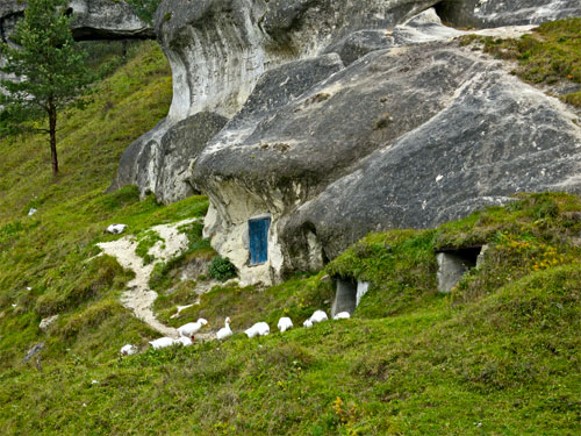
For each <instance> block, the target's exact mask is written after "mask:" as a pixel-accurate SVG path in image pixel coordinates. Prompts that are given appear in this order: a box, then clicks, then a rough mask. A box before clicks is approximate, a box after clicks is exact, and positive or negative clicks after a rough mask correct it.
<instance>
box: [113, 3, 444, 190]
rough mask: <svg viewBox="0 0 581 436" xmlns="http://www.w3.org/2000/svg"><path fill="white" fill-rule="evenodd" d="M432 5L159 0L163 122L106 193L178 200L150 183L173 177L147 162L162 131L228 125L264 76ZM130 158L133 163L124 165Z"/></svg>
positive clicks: (139, 144)
mask: <svg viewBox="0 0 581 436" xmlns="http://www.w3.org/2000/svg"><path fill="white" fill-rule="evenodd" d="M434 3H437V1H436V0H420V1H418V0H391V1H388V2H386V1H384V0H364V1H363V0H362V1H360V2H357V4H355V3H354V2H352V1H350V0H309V1H305V0H292V1H289V0H284V1H270V2H269V1H265V0H204V1H198V2H197V3H196V7H195V8H193V7H191V5H190V4H189V3H187V2H183V1H179V0H165V1H164V2H162V4H161V5H160V7H159V8H158V10H157V13H156V32H157V34H158V35H159V40H160V42H161V44H162V46H163V49H164V51H165V53H166V55H167V57H168V60H169V62H170V64H171V68H172V75H173V100H172V105H171V108H170V111H169V114H168V116H167V119H166V121H165V122H164V123H160V124H159V125H158V126H157V127H156V129H155V131H153V132H149V133H148V134H146V135H144V136H143V137H142V138H140V139H139V140H138V141H136V142H135V143H133V144H132V145H131V146H130V148H129V150H128V151H127V152H126V153H125V155H124V156H123V158H122V161H121V165H120V170H119V172H118V176H117V179H116V180H115V182H114V184H113V187H119V186H123V185H124V184H131V183H133V184H137V185H138V186H139V188H140V190H141V192H142V193H145V192H147V191H152V192H155V193H156V195H157V196H158V198H160V199H162V200H164V201H166V200H167V199H170V198H171V199H172V200H176V199H179V198H180V197H179V195H181V194H183V193H185V192H186V191H181V192H180V194H177V193H172V192H166V191H165V189H166V187H171V186H174V185H175V184H174V183H173V182H171V183H167V182H162V183H158V182H157V179H158V178H159V177H160V176H161V171H162V170H163V171H164V172H165V174H166V177H169V178H171V174H172V173H173V172H174V170H173V169H172V168H171V167H168V168H165V169H164V168H163V167H160V166H159V165H157V164H155V165H154V164H151V163H150V161H148V159H149V158H151V159H157V158H156V156H159V155H161V154H163V153H164V152H163V151H162V150H161V147H162V146H161V144H160V143H159V140H160V139H161V138H162V137H163V136H164V135H165V132H166V131H167V129H168V128H170V127H171V126H173V125H174V124H175V123H176V122H178V121H181V120H183V119H185V118H188V117H189V116H192V115H194V114H197V113H199V112H212V113H216V114H219V115H221V116H224V117H226V118H228V119H231V118H233V117H234V116H235V115H236V114H237V113H238V112H239V111H240V109H241V108H242V106H243V105H244V103H245V102H246V100H247V99H248V97H249V95H250V93H251V92H252V90H253V89H254V87H255V86H256V84H257V82H258V80H259V78H260V77H261V76H262V74H263V73H265V72H266V71H269V70H271V69H274V68H276V67H277V66H279V65H283V64H286V63H289V62H293V61H295V60H297V59H305V58H310V57H313V56H314V55H315V54H316V53H317V52H319V51H322V50H323V49H324V47H326V46H327V45H328V44H329V43H331V42H333V41H335V40H337V41H338V40H340V39H341V38H343V37H344V36H345V35H348V34H349V33H350V32H352V31H357V30H359V29H385V28H388V27H393V26H394V25H395V24H396V23H397V22H399V21H401V20H403V19H405V18H407V17H411V16H412V15H414V14H415V13H416V12H417V11H420V10H422V9H425V8H426V7H428V6H430V5H432V4H434ZM381 32H385V31H384V30H382V31H381ZM281 83H282V82H281ZM281 86H287V85H285V84H282V85H281ZM132 158H133V159H137V158H139V161H137V160H134V161H133V162H130V160H131V159H132ZM178 184H179V185H181V182H180V183H178Z"/></svg>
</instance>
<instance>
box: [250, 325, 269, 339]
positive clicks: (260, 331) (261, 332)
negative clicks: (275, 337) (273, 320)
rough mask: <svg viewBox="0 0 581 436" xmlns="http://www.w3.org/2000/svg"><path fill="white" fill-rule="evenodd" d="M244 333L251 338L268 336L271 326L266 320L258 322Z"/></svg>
mask: <svg viewBox="0 0 581 436" xmlns="http://www.w3.org/2000/svg"><path fill="white" fill-rule="evenodd" d="M244 333H245V334H246V336H248V337H249V338H253V337H255V336H266V335H267V334H269V333H270V327H269V326H268V324H267V323H265V322H257V323H256V324H254V325H253V326H252V327H250V328H249V329H246V330H244Z"/></svg>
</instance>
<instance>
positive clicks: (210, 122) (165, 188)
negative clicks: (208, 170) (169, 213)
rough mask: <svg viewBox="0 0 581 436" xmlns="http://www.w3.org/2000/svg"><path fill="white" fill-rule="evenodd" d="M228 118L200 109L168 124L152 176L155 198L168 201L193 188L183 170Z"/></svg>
mask: <svg viewBox="0 0 581 436" xmlns="http://www.w3.org/2000/svg"><path fill="white" fill-rule="evenodd" d="M227 121H228V120H227V119H226V118H224V117H222V116H220V115H217V114H213V113H211V112H200V113H197V114H195V115H192V116H191V117H188V118H186V119H185V120H182V121H180V122H179V123H177V124H176V125H175V126H173V127H171V128H170V129H169V130H168V131H167V133H166V134H165V135H164V136H163V138H162V139H161V143H160V148H161V153H160V155H161V159H160V162H159V174H158V175H157V176H155V175H152V179H155V181H156V185H155V193H156V195H157V199H158V200H159V201H161V202H163V203H170V202H173V201H178V200H181V199H183V198H186V197H188V196H190V195H192V194H194V193H195V192H196V191H195V190H194V189H193V187H192V185H191V184H190V183H189V181H188V180H187V175H188V174H187V173H186V170H187V169H188V168H189V165H190V162H192V161H193V160H195V159H196V158H197V156H198V155H199V154H200V152H201V151H202V150H203V149H204V147H205V146H206V143H207V142H208V141H209V140H210V139H211V138H212V137H213V136H214V135H215V134H216V133H217V132H219V131H220V129H222V127H224V125H225V124H226V122H227Z"/></svg>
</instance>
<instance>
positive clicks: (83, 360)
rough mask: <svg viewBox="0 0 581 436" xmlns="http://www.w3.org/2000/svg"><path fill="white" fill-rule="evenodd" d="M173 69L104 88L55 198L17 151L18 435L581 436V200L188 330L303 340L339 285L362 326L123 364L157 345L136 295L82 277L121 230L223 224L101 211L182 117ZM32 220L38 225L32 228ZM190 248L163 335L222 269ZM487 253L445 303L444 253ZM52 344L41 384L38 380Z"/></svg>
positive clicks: (10, 328)
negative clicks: (194, 289) (192, 274)
mask: <svg viewBox="0 0 581 436" xmlns="http://www.w3.org/2000/svg"><path fill="white" fill-rule="evenodd" d="M159 59H160V54H159V52H158V51H156V50H155V49H153V48H151V47H150V48H148V49H147V50H143V51H142V52H141V53H140V55H138V56H137V58H136V59H134V61H133V63H132V64H130V65H128V66H126V67H124V68H123V69H122V70H121V71H119V72H118V73H117V74H115V75H114V76H112V77H111V78H110V79H108V80H107V81H106V82H104V83H103V84H101V85H100V86H101V87H102V88H101V89H103V91H102V92H101V93H99V97H98V101H97V102H96V103H95V105H94V106H93V107H91V108H90V109H89V111H88V112H85V113H79V114H73V115H72V116H71V121H70V123H71V124H70V125H67V126H64V129H63V132H62V136H61V143H62V147H61V149H62V156H63V175H62V176H61V178H60V179H59V180H58V181H56V182H53V181H52V180H51V179H50V177H49V172H50V168H49V166H48V162H46V158H45V157H40V156H42V155H44V152H45V151H46V150H45V148H44V145H43V144H41V143H40V138H31V137H25V138H12V139H10V141H8V142H5V141H3V142H2V144H0V152H2V155H3V156H6V157H7V159H6V160H3V161H2V171H1V172H0V186H2V187H3V189H2V191H3V193H4V192H6V196H3V198H2V200H1V201H2V202H1V204H0V207H1V208H2V209H1V212H0V246H1V248H2V253H1V254H0V265H1V266H2V268H0V289H1V290H2V291H1V293H0V364H1V365H2V372H1V373H0V381H1V383H0V431H2V433H3V434H16V433H19V434H38V433H49V434H56V433H59V434H78V433H81V434H84V433H108V434H110V433H133V434H143V433H156V434H157V433H164V432H171V433H202V432H203V433H206V434H232V433H236V434H282V433H289V434H356V433H361V434H388V433H400V434H440V433H449V434H481V433H490V434H523V433H533V434H577V433H578V431H579V427H580V419H581V403H580V399H579V387H580V385H581V378H580V374H581V368H580V361H579V355H578V349H579V345H581V344H579V341H580V340H579V335H578V331H579V320H580V319H581V309H580V308H581V304H580V303H581V301H579V300H580V298H581V295H580V289H581V265H580V263H579V259H580V255H581V249H580V247H579V245H578V240H576V239H575V237H579V234H580V232H581V219H580V218H579V216H578V214H575V213H574V212H577V211H581V200H580V199H579V198H576V197H569V196H565V195H534V196H527V197H523V199H522V201H521V202H518V203H514V204H513V205H511V206H510V207H509V208H506V209H501V208H495V209H490V210H488V211H485V212H479V213H476V214H474V215H472V216H470V217H468V218H466V219H464V220H462V221H459V222H455V223H450V224H448V225H445V226H442V227H441V228H439V229H435V230H428V231H412V230H405V231H393V232H387V233H379V234H372V235H369V236H368V237H366V238H364V239H363V240H362V241H360V242H358V243H357V244H355V245H354V246H353V247H351V248H350V249H349V250H347V251H346V252H345V253H344V254H343V255H342V256H341V257H339V258H338V259H336V260H335V261H334V262H332V263H331V264H330V265H329V266H328V267H327V268H326V270H325V271H322V272H321V273H320V274H317V275H314V276H310V277H308V276H297V277H296V278H294V279H292V280H290V281H288V282H286V283H283V284H281V285H278V286H275V287H272V288H268V289H265V290H263V289H256V288H254V287H248V288H243V289H241V288H239V287H237V286H235V285H229V286H226V287H225V288H215V289H214V290H213V291H211V292H210V293H209V294H207V295H205V296H204V297H203V298H202V301H201V304H200V306H198V307H195V308H191V309H189V310H188V311H187V312H186V313H185V314H184V316H183V317H182V319H181V320H172V322H173V323H174V325H178V324H180V323H182V322H183V319H189V318H196V317H198V316H205V317H207V318H208V319H209V320H210V323H211V325H212V327H213V328H218V327H219V326H220V324H221V323H222V321H223V318H224V317H225V316H228V315H230V316H231V317H232V321H233V323H232V327H233V329H234V330H235V331H237V332H241V331H242V330H243V329H244V328H246V327H248V326H249V325H250V324H251V323H252V322H254V321H256V320H258V319H264V320H267V321H269V322H270V323H271V326H273V325H274V323H275V321H276V320H277V318H278V317H279V316H280V315H282V314H288V315H290V316H291V317H292V318H293V319H294V320H295V322H296V323H298V322H299V321H302V319H304V318H305V317H306V316H307V314H309V313H310V312H312V310H313V309H315V308H320V307H321V306H324V305H327V307H328V305H329V301H330V299H331V298H332V285H331V280H330V279H329V276H332V275H336V274H338V275H343V276H352V277H354V278H357V279H362V280H369V281H370V282H371V283H372V285H371V288H370V292H369V294H368V295H367V296H366V297H365V298H364V300H363V302H362V304H361V306H360V307H359V308H358V310H357V313H356V316H355V317H354V318H353V319H351V320H348V321H343V322H339V323H331V322H329V323H324V324H321V325H318V326H315V327H314V328H313V329H310V330H307V329H302V328H297V329H294V330H292V331H290V332H289V333H288V334H286V335H284V336H281V335H279V334H272V335H271V336H269V337H266V338H261V339H260V340H249V339H246V338H245V337H244V336H243V335H242V334H236V335H235V336H234V337H233V338H231V340H229V341H227V342H225V343H222V344H220V343H206V344H197V345H195V346H193V347H190V348H186V349H169V350H161V351H153V350H147V351H144V352H142V353H141V354H139V355H137V356H133V357H129V358H125V359H120V358H119V357H118V355H117V353H118V350H119V347H120V346H121V345H122V344H123V343H125V342H129V341H131V342H134V343H138V344H140V345H142V346H143V345H145V344H146V341H147V340H148V339H149V338H152V337H155V336H156V335H155V333H154V332H151V331H150V330H148V329H147V328H145V327H144V326H143V325H142V324H141V323H140V322H138V321H136V320H134V319H133V318H132V317H131V316H130V315H129V313H128V312H127V311H126V310H124V309H123V308H122V307H121V306H120V305H119V303H118V302H117V297H118V295H119V292H120V290H121V289H122V288H123V284H124V282H125V281H126V280H128V279H129V275H128V274H127V273H125V272H123V271H121V269H120V268H119V267H118V265H117V264H116V263H115V262H114V261H113V260H112V259H110V258H100V259H98V260H96V261H92V262H89V263H85V262H84V261H85V260H86V259H88V258H89V257H91V256H92V255H94V254H96V250H95V249H94V243H95V242H97V241H101V240H107V239H112V238H115V237H113V236H105V235H104V234H103V233H102V230H103V228H104V226H105V225H106V224H109V223H111V222H113V221H118V222H126V223H128V224H129V225H130V230H131V232H140V231H145V230H146V229H147V228H148V227H149V226H150V225H152V224H157V223H160V222H164V221H167V220H177V219H181V218H184V217H189V216H201V215H203V213H204V212H205V208H206V207H207V203H206V201H205V199H203V198H199V197H194V198H191V199H188V200H186V201H183V202H179V203H176V204H174V205H172V206H170V207H161V206H158V205H157V204H156V203H155V202H154V201H153V199H151V198H149V199H147V200H146V201H144V202H139V201H138V198H137V193H136V191H135V190H134V189H132V188H127V189H124V190H122V191H119V192H117V193H114V194H104V193H103V192H104V189H105V188H106V186H107V184H108V183H109V181H110V180H111V178H112V176H113V172H114V167H115V165H116V162H117V159H118V156H119V153H120V152H121V151H122V150H123V148H124V147H125V145H126V144H127V143H128V142H129V141H130V140H131V139H132V138H134V137H135V136H137V135H138V134H139V133H140V132H141V131H144V130H146V129H147V128H149V127H150V126H152V125H153V124H155V122H156V121H157V119H158V118H159V117H160V116H162V115H163V114H164V113H165V110H166V109H167V104H168V102H169V93H170V89H169V88H170V86H169V78H168V72H167V68H166V67H165V66H164V65H163V63H162V62H160V61H159ZM106 109H107V110H106ZM116 110H117V111H116ZM124 129H125V131H124V132H123V134H121V133H119V131H123V130H124ZM127 129H131V130H130V132H133V133H128V131H127ZM101 153H102V154H101ZM97 154H99V156H96V155H97ZM92 157H94V158H95V159H92ZM16 178H19V183H18V184H16V185H13V184H12V180H14V179H16ZM6 187H10V190H9V191H8V190H6ZM35 195H36V197H35ZM30 206H35V207H36V206H38V207H39V213H38V214H37V215H34V216H33V217H31V218H28V217H26V216H25V215H26V212H27V210H28V208H29V207H30ZM191 231H192V247H191V250H190V252H189V253H188V254H187V255H185V256H184V257H183V258H182V259H180V260H179V261H178V262H175V263H171V264H168V266H167V267H166V268H164V269H162V270H159V271H158V272H159V275H158V277H157V282H156V283H157V285H158V287H159V289H160V290H162V291H164V292H166V293H167V294H166V295H163V296H162V299H161V301H160V304H159V307H160V309H164V312H163V315H164V317H167V315H168V314H169V309H170V308H171V307H172V305H173V304H177V303H180V304H183V303H187V302H190V300H188V299H189V298H192V297H193V296H192V295H191V293H189V292H188V291H189V290H190V289H188V285H181V287H178V291H177V292H174V293H171V290H172V289H173V286H172V285H176V284H177V283H176V280H175V277H176V274H175V273H176V272H178V271H179V268H180V267H182V266H183V265H184V264H186V263H187V262H188V261H191V260H193V259H194V257H195V256H198V255H199V256H201V257H206V258H207V257H208V256H209V255H211V251H209V248H208V246H207V244H206V243H204V241H202V240H200V235H199V233H200V228H199V226H198V227H196V226H193V227H192V230H191ZM484 242H487V243H488V244H489V245H490V249H489V250H488V252H487V253H486V257H485V262H484V264H483V265H482V266H481V267H480V268H478V269H476V270H473V271H472V272H471V273H470V274H468V275H467V276H466V277H465V278H464V280H463V281H462V282H461V283H460V284H459V285H458V286H457V288H456V289H455V290H454V292H453V293H452V294H451V295H449V296H442V295H439V294H438V293H437V292H436V289H435V286H436V282H435V271H436V264H435V259H434V255H433V251H434V249H436V248H439V247H450V246H464V245H474V244H479V243H484ZM575 244H577V245H575ZM26 286H31V287H32V291H30V292H29V291H26ZM181 298H183V299H184V300H180V299H181ZM12 304H16V307H15V308H13V307H12ZM56 312H58V313H61V314H62V315H61V318H60V319H59V321H58V322H57V324H56V325H55V326H54V327H53V328H52V329H51V331H50V334H49V335H45V334H43V333H42V332H40V331H39V329H38V327H37V326H38V322H39V321H40V319H41V317H42V316H45V315H49V314H52V313H56ZM40 341H45V342H46V345H45V350H44V351H43V352H42V356H43V360H42V361H41V364H42V372H41V371H39V370H38V369H37V368H36V367H35V365H34V364H28V365H26V364H23V363H21V359H22V357H23V355H24V354H25V353H26V351H27V350H28V348H29V347H30V346H32V345H33V344H35V343H38V342H40ZM93 380H95V381H97V383H93Z"/></svg>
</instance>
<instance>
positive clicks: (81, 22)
mask: <svg viewBox="0 0 581 436" xmlns="http://www.w3.org/2000/svg"><path fill="white" fill-rule="evenodd" d="M25 8H26V2H25V1H21V0H3V1H1V2H0V36H1V37H2V40H3V41H5V42H6V41H8V40H9V39H10V34H11V33H12V31H13V30H14V26H15V24H16V22H17V21H18V20H19V19H21V18H22V17H23V16H24V9H25ZM68 13H70V14H72V15H73V34H74V35H75V38H76V39H119V38H154V37H155V33H154V32H153V28H152V26H151V25H149V24H148V23H146V22H144V21H143V20H141V19H140V18H139V17H137V15H135V12H134V10H133V9H132V7H131V6H129V5H128V4H127V3H126V2H124V1H116V0H71V1H70V2H69V10H68Z"/></svg>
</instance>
